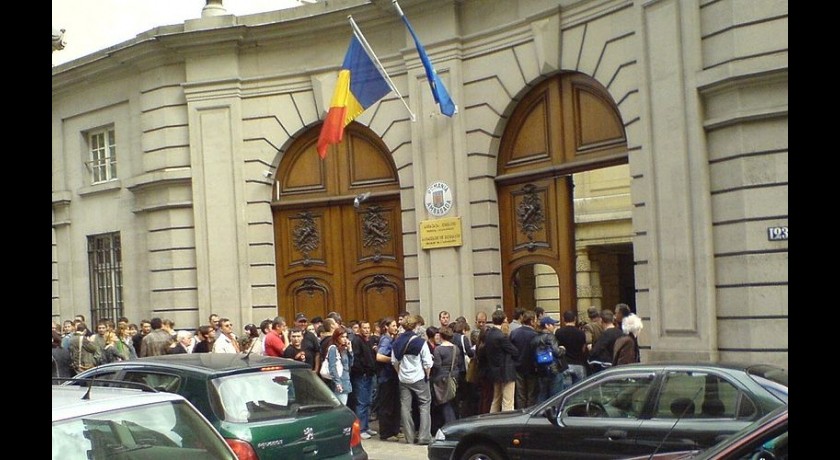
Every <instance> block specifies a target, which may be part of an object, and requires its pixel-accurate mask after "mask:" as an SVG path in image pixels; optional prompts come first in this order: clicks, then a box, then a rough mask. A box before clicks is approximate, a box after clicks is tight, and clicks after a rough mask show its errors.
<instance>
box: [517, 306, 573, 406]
mask: <svg viewBox="0 0 840 460" xmlns="http://www.w3.org/2000/svg"><path fill="white" fill-rule="evenodd" d="M556 327H557V320H556V319H554V318H552V317H550V316H543V318H542V319H541V320H540V332H539V333H537V335H536V336H534V338H533V339H532V341H531V349H532V350H533V352H532V353H531V355H529V356H523V357H522V358H521V359H520V361H522V360H525V359H528V360H530V361H531V362H532V363H533V366H534V369H535V370H536V373H537V386H538V388H539V391H538V392H537V402H536V404H539V403H541V402H543V401H545V400H547V399H548V398H550V397H552V396H554V395H556V394H557V393H560V392H561V391H563V388H565V385H564V373H565V372H566V370H568V369H569V365H568V364H567V363H566V358H565V354H566V349H565V348H564V347H562V346H559V345H558V344H557V338H556V337H555V336H554V332H555V329H556ZM540 350H550V351H551V354H552V356H553V357H554V359H553V360H552V361H551V362H550V363H547V364H539V363H538V362H537V361H536V354H537V352H538V351H540Z"/></svg>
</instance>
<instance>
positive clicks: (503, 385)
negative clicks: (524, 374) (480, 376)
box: [485, 310, 519, 413]
mask: <svg viewBox="0 0 840 460" xmlns="http://www.w3.org/2000/svg"><path fill="white" fill-rule="evenodd" d="M492 321H493V324H492V325H490V327H489V329H488V330H487V337H486V338H485V343H486V345H485V354H486V357H487V377H488V379H489V380H490V381H491V382H493V402H492V403H491V404H490V412H491V413H492V412H501V411H509V410H513V399H514V388H515V386H516V367H515V366H516V363H517V361H518V359H519V350H518V349H517V348H516V347H515V346H514V345H513V343H511V341H510V339H509V338H508V336H506V335H505V334H504V332H502V328H501V326H502V324H503V323H504V322H505V321H507V316H506V315H505V311H504V310H496V311H494V312H493V316H492Z"/></svg>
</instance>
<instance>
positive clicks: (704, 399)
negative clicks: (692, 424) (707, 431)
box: [654, 371, 755, 419]
mask: <svg viewBox="0 0 840 460" xmlns="http://www.w3.org/2000/svg"><path fill="white" fill-rule="evenodd" d="M739 408H741V410H743V411H750V412H751V413H753V414H754V413H755V405H754V404H753V403H752V401H751V400H750V399H749V398H748V397H747V396H746V395H744V394H742V393H741V392H740V391H738V389H737V388H736V387H735V386H734V385H732V384H731V383H730V382H729V381H727V380H726V379H725V378H723V377H721V376H718V375H714V374H710V373H706V372H692V371H670V372H668V373H667V374H666V375H665V380H664V382H663V385H662V391H661V392H660V393H659V397H658V398H657V402H656V409H655V412H654V416H655V417H658V418H721V419H728V418H734V417H735V414H736V412H737V410H738V409H739Z"/></svg>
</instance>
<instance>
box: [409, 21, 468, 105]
mask: <svg viewBox="0 0 840 460" xmlns="http://www.w3.org/2000/svg"><path fill="white" fill-rule="evenodd" d="M400 16H401V17H402V20H403V22H404V23H405V26H406V27H408V32H409V33H411V37H412V38H413V39H414V45H415V46H416V47H417V53H418V54H419V55H420V60H421V61H422V62H423V68H424V69H426V79H427V80H429V86H431V87H432V96H434V98H435V102H436V103H437V104H438V105H439V106H440V113H442V114H444V115H446V116H447V117H451V116H452V115H453V114H454V113H455V112H456V111H457V110H458V108H457V107H456V106H455V103H454V102H452V98H451V97H449V92H448V91H446V87H445V86H443V82H442V81H440V77H439V76H438V74H437V72H435V68H434V67H432V62H431V61H430V60H429V55H428V54H426V48H424V47H423V44H422V43H420V39H419V38H417V34H416V33H414V28H413V27H411V23H410V22H408V18H407V17H405V15H404V14H402V10H400Z"/></svg>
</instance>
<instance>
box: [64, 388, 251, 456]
mask: <svg viewBox="0 0 840 460" xmlns="http://www.w3.org/2000/svg"><path fill="white" fill-rule="evenodd" d="M52 458H53V459H54V460H76V459H80V460H88V459H115V460H121V459H126V460H128V459H155V460H183V459H187V458H201V459H216V460H236V455H235V454H234V453H233V450H231V448H230V446H228V445H227V443H226V442H225V440H224V439H222V437H221V436H220V435H219V433H218V432H217V431H216V430H215V429H213V426H212V425H210V423H209V422H208V421H207V419H206V418H204V417H203V416H202V415H201V414H200V413H199V412H198V411H197V410H196V408H195V407H193V405H192V404H190V403H189V402H188V401H187V400H186V399H184V398H183V397H181V396H179V395H175V394H170V393H160V392H157V391H154V390H152V389H151V388H148V387H147V388H146V391H144V390H138V389H127V388H103V387H81V386H63V385H53V387H52Z"/></svg>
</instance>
